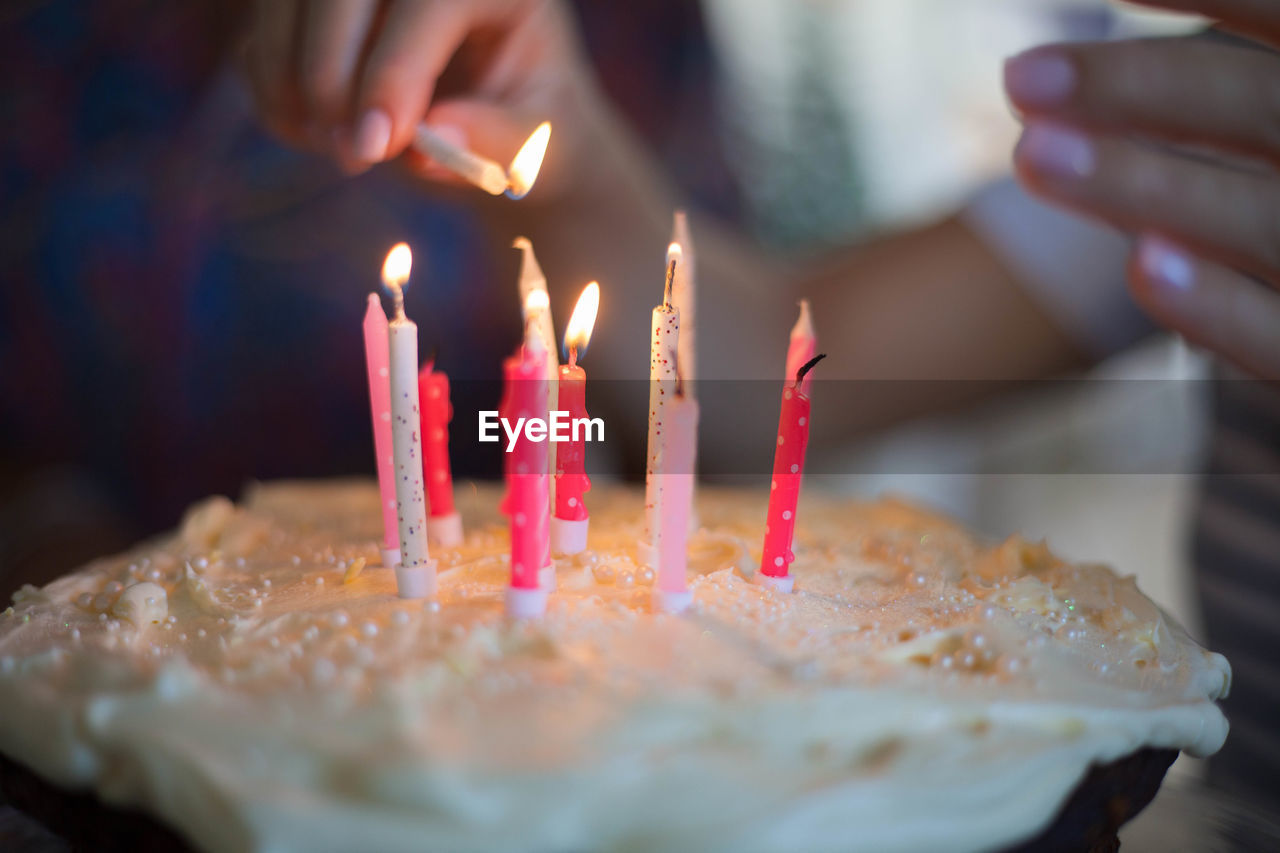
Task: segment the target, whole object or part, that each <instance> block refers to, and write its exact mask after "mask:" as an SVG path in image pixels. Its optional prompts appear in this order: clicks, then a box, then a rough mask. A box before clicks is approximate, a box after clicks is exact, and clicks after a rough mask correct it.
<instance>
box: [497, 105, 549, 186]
mask: <svg viewBox="0 0 1280 853" xmlns="http://www.w3.org/2000/svg"><path fill="white" fill-rule="evenodd" d="M550 139H551V122H549V121H544V122H543V123H542V124H540V125H538V126H537V128H535V129H534V131H533V133H531V134H529V138H528V139H526V140H525V141H524V145H521V146H520V150H519V151H517V152H516V156H515V157H514V158H513V159H512V161H511V165H510V166H509V167H508V168H507V181H508V183H509V184H510V186H509V188H508V189H507V195H509V196H511V197H512V198H524V197H525V196H526V195H528V194H529V191H530V190H532V189H533V184H534V182H535V181H537V180H538V171H539V170H540V169H541V168H542V159H543V158H544V157H545V156H546V154H547V142H548V141H549V140H550Z"/></svg>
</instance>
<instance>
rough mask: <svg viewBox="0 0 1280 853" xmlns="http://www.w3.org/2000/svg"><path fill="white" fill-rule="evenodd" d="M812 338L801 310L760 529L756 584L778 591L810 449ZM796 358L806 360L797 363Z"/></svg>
mask: <svg viewBox="0 0 1280 853" xmlns="http://www.w3.org/2000/svg"><path fill="white" fill-rule="evenodd" d="M816 347H817V338H816V336H815V335H814V333H813V323H812V320H811V319H810V317H809V305H808V303H807V302H802V303H801V305H800V319H799V320H798V321H797V322H796V325H795V328H794V329H793V330H792V333H791V346H790V349H789V351H788V353H787V371H788V374H787V379H786V384H785V385H784V387H783V389H782V410H781V412H780V413H779V415H778V441H777V446H776V447H775V448H774V452H773V478H772V480H771V481H770V483H769V511H768V515H767V516H766V523H765V528H764V550H763V551H762V553H761V556H760V571H759V572H758V573H757V574H756V578H755V579H756V582H757V583H760V584H763V585H765V586H769V587H772V588H774V589H777V590H779V591H782V592H790V591H791V590H792V588H793V587H794V585H795V579H794V578H793V577H792V575H791V563H792V562H793V561H794V560H795V554H794V553H793V552H792V550H791V546H792V543H793V541H794V538H795V530H796V510H797V506H798V504H799V503H800V481H801V478H802V476H803V474H804V453H805V449H806V448H807V447H808V445H809V409H810V404H809V381H810V378H811V377H810V375H809V374H810V371H811V370H812V369H813V366H814V365H815V364H817V363H818V362H819V361H820V360H822V358H823V356H820V355H819V356H816V357H814V356H813V351H814V349H816ZM800 355H805V356H808V358H807V360H806V361H803V362H800V363H799V364H797V363H795V361H793V358H795V359H796V360H798V357H799V356H800Z"/></svg>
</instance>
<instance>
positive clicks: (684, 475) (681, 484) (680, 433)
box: [654, 392, 698, 612]
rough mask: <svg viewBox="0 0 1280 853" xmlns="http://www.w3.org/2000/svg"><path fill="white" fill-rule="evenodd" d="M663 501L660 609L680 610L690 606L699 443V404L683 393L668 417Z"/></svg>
mask: <svg viewBox="0 0 1280 853" xmlns="http://www.w3.org/2000/svg"><path fill="white" fill-rule="evenodd" d="M664 427H665V429H664V432H665V436H664V441H663V444H664V447H663V457H662V463H663V471H662V473H660V474H659V475H658V476H660V477H662V481H663V482H662V503H661V505H660V506H659V508H658V516H657V530H656V531H655V539H656V542H655V549H656V551H657V554H658V576H657V579H656V584H655V586H654V597H655V602H656V604H657V605H658V608H659V609H661V610H667V611H670V612H679V611H681V610H683V609H685V608H686V607H688V606H689V604H690V602H691V600H692V595H691V594H690V592H689V580H688V571H687V569H688V554H687V545H688V541H689V513H690V512H692V511H693V484H694V472H693V461H694V457H695V455H696V450H697V444H698V403H697V401H696V400H693V399H690V398H689V397H686V396H685V395H684V394H683V393H681V392H676V394H675V396H674V397H672V398H671V399H670V400H669V401H668V402H667V407H666V416H665V419H664Z"/></svg>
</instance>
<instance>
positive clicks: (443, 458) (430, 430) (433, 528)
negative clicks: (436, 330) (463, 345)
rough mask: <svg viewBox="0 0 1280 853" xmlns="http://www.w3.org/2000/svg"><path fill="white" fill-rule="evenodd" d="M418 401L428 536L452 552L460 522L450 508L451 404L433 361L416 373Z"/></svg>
mask: <svg viewBox="0 0 1280 853" xmlns="http://www.w3.org/2000/svg"><path fill="white" fill-rule="evenodd" d="M418 399H419V400H421V406H422V459H423V464H424V470H423V475H424V476H425V477H426V478H427V499H428V502H429V503H430V505H431V515H430V516H429V517H428V518H427V535H428V537H429V538H430V539H431V540H432V541H433V542H436V543H438V544H440V545H443V546H444V547H446V548H452V547H454V546H456V545H460V544H461V543H462V519H461V517H460V516H459V515H458V512H457V510H456V509H455V508H454V506H453V473H452V471H451V469H450V467H449V422H450V421H451V420H453V404H452V403H451V402H450V399H449V376H448V374H446V373H445V372H444V371H441V370H436V369H435V363H434V360H433V361H428V362H427V363H426V364H425V365H423V367H422V370H420V371H419V372H418Z"/></svg>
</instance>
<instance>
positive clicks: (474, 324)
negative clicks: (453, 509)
mask: <svg viewBox="0 0 1280 853" xmlns="http://www.w3.org/2000/svg"><path fill="white" fill-rule="evenodd" d="M243 7H244V4H243V3H241V4H236V3H231V4H228V3H214V2H185V3H182V4H171V3H163V2H147V0H99V2H92V3H90V2H76V0H21V2H16V3H9V4H6V5H5V8H4V9H3V10H0V27H2V29H0V33H2V34H0V46H2V47H3V50H0V57H3V58H0V67H3V68H4V70H5V72H6V73H5V75H4V79H5V80H6V81H7V82H6V85H5V87H4V90H3V92H2V93H0V114H3V115H4V117H5V122H4V126H5V128H6V130H5V131H4V137H3V157H2V158H0V176H2V181H3V190H4V191H3V193H2V194H0V198H3V210H2V211H0V215H3V228H0V276H3V279H2V281H3V287H2V289H0V593H4V594H7V593H8V592H11V591H12V590H14V589H16V588H17V586H18V585H19V584H20V583H23V582H29V581H37V582H38V581H41V580H46V579H48V578H49V577H52V576H54V575H56V574H57V573H59V572H61V571H64V570H66V569H69V568H71V567H72V566H74V565H76V564H78V563H80V562H82V561H84V560H86V559H88V558H90V557H93V556H96V555H98V554H101V553H103V552H106V551H110V550H114V549H117V548H121V547H124V546H126V545H127V544H129V543H131V542H132V541H135V540H136V539H137V538H140V537H142V536H146V535H150V534H152V533H155V532H157V531H159V530H163V529H164V528H166V527H168V526H170V525H172V524H173V523H174V522H175V521H176V520H177V518H178V517H179V515H180V513H181V512H182V510H183V508H184V507H185V506H186V505H188V504H189V503H190V502H191V501H193V500H196V499H198V498H200V497H202V496H204V495H207V494H210V493H227V494H231V495H235V494H238V493H239V492H240V490H241V488H242V486H243V484H244V483H245V482H247V481H249V480H251V479H254V478H271V477H280V476H328V475H336V474H352V473H360V474H363V473H370V472H371V467H372V466H371V450H370V439H369V436H368V426H367V424H368V421H367V414H366V408H365V405H366V404H365V393H366V391H365V385H364V382H365V380H364V373H363V360H362V354H361V353H362V350H361V341H360V337H359V335H360V331H359V322H358V316H359V313H360V311H361V309H362V304H363V302H362V300H363V296H364V294H365V293H367V292H368V291H369V290H370V289H373V288H374V287H375V286H376V281H374V280H373V274H374V272H375V271H376V270H377V269H378V266H379V263H380V260H381V254H382V253H383V252H384V251H385V247H386V246H388V245H389V244H390V243H392V242H394V241H396V240H399V239H402V238H404V237H405V236H406V235H407V236H409V238H410V239H411V241H412V242H413V243H414V245H415V248H417V249H418V258H419V262H418V263H419V265H420V267H421V268H423V269H425V270H427V272H425V273H424V275H427V276H429V278H430V282H431V284H430V295H431V302H430V305H429V307H428V305H427V303H426V302H425V296H426V293H425V288H417V289H413V288H411V289H410V294H409V302H410V311H411V313H412V314H414V316H415V317H417V318H418V319H419V322H420V324H421V325H422V326H423V334H422V336H423V339H424V341H437V342H439V343H440V344H441V346H440V352H439V363H440V365H441V367H443V368H444V369H445V370H447V371H448V372H449V373H450V376H451V377H452V378H453V380H454V382H455V388H460V389H463V390H462V393H464V394H465V393H466V392H465V389H466V388H467V387H468V385H467V383H468V380H489V379H492V378H493V377H494V375H495V371H496V367H497V364H498V362H499V359H500V358H501V357H502V355H503V354H504V353H505V351H506V350H507V349H508V348H509V347H510V341H512V340H514V339H515V338H514V336H515V334H516V330H517V329H518V322H519V321H518V316H517V314H516V312H515V310H514V300H510V299H507V298H505V297H507V296H508V295H509V294H508V293H507V291H508V289H509V285H508V284H507V283H508V282H510V281H512V277H513V275H514V268H513V267H512V265H511V259H510V258H508V257H506V256H505V255H504V256H502V257H494V256H493V255H492V254H491V253H488V252H486V251H485V245H484V243H483V240H482V238H481V237H479V236H478V233H477V228H476V225H475V223H474V222H473V221H472V214H471V213H470V211H468V210H467V209H465V208H463V207H460V206H457V205H451V204H450V203H449V202H446V201H441V200H440V199H439V198H436V197H432V196H428V195H427V194H426V193H425V191H423V190H422V189H421V188H420V187H419V186H418V185H416V184H415V182H414V181H411V180H405V176H404V174H403V173H399V172H396V171H393V170H391V169H386V168H383V169H375V170H373V171H371V172H369V173H367V174H365V175H362V176H360V177H358V178H355V179H348V178H346V177H345V176H344V175H342V174H341V173H340V172H338V171H337V170H336V169H335V168H333V167H332V166H331V165H330V164H328V163H326V162H322V161H321V160H319V159H317V158H312V157H308V156H306V155H304V154H299V153H295V152H292V151H289V150H286V149H284V148H283V147H281V146H279V145H277V144H276V143H275V142H274V141H272V140H271V139H270V138H269V137H267V136H266V135H265V134H264V133H263V132H262V131H261V129H260V128H259V127H258V125H257V124H256V123H255V121H254V119H253V117H252V115H251V111H250V104H249V101H248V98H247V94H246V92H245V90H244V88H243V84H242V82H241V81H240V79H239V77H238V76H237V74H236V73H235V71H234V70H233V69H232V68H231V66H230V58H231V57H232V55H233V53H234V51H235V49H236V44H237V37H238V33H239V28H240V24H241V17H242V16H243V14H244V12H245V9H244V8H243ZM575 9H576V11H577V14H578V18H579V24H580V27H581V30H582V33H583V36H584V39H585V41H586V44H587V45H588V48H589V50H590V53H591V56H592V57H593V59H594V61H595V66H596V68H597V70H598V73H599V75H600V77H601V80H602V82H603V85H604V88H605V90H606V91H607V92H608V94H609V95H610V97H611V98H612V100H613V101H614V102H615V104H616V105H617V106H618V107H619V109H620V110H621V111H622V113H623V114H624V116H625V117H626V118H627V119H628V121H629V123H630V124H631V126H632V127H633V128H634V129H635V130H636V131H637V133H638V134H639V135H640V136H641V137H642V138H643V139H644V140H645V141H646V142H647V143H648V145H649V146H650V147H651V149H652V150H653V152H654V153H655V154H656V155H657V157H658V158H659V159H660V160H661V162H662V163H663V164H664V165H665V167H666V168H667V170H668V171H669V172H670V174H671V175H672V176H674V179H675V180H676V181H677V182H678V183H679V185H680V187H681V189H682V190H683V192H685V193H686V194H687V195H688V196H689V197H690V198H691V199H692V200H693V201H694V202H695V203H696V204H697V205H698V206H700V207H701V208H703V209H705V210H708V211H711V212H713V213H715V214H717V215H719V216H721V217H723V218H725V219H726V220H728V221H730V222H732V223H735V224H736V225H738V226H740V227H741V229H743V230H744V231H746V232H748V233H750V234H752V235H754V236H755V237H756V238H758V239H759V240H760V241H761V242H763V243H765V244H767V245H771V246H774V247H778V248H779V249H783V250H806V249H812V248H814V247H820V246H823V245H835V244H840V243H847V242H849V241H856V240H859V239H864V238H867V237H870V236H873V235H875V234H878V233H883V232H885V231H888V230H891V229H895V228H900V227H905V226H909V225H912V224H917V223H921V222H927V221H929V220H930V219H933V218H936V217H938V216H940V215H943V214H945V213H946V212H948V211H950V210H953V209H955V208H956V207H957V206H959V205H962V204H964V203H965V202H966V200H967V199H969V198H970V197H972V196H973V195H974V194H975V193H977V192H979V190H980V188H981V187H982V186H984V185H985V184H987V183H988V182H990V181H993V180H996V179H999V178H1000V177H1001V176H1002V175H1003V174H1004V173H1005V172H1006V170H1007V164H1008V157H1009V151H1010V149H1011V146H1012V144H1013V141H1014V140H1015V138H1016V133H1017V124H1016V122H1015V121H1014V119H1013V117H1012V116H1011V115H1010V113H1009V110H1008V108H1007V106H1006V104H1005V102H1004V99H1003V96H1002V93H1001V89H1000V86H999V82H998V81H999V73H1000V65H1001V62H1002V61H1003V59H1004V58H1005V57H1007V56H1009V55H1011V54H1013V53H1015V52H1017V51H1018V50H1020V49H1023V48H1025V47H1028V46H1030V45H1033V44H1037V43H1041V42H1045V41H1050V40H1056V39H1064V38H1100V37H1107V36H1120V35H1131V34H1134V33H1158V32H1170V31H1174V30H1177V29H1183V30H1185V29H1187V28H1189V27H1191V26H1194V22H1189V21H1188V20H1187V19H1185V18H1177V19H1175V18H1171V17H1167V16H1163V15H1160V14H1156V13H1149V12H1139V11H1135V10H1133V9H1132V8H1127V7H1122V6H1119V5H1116V4H1111V3H1107V2H1103V0H951V2H948V3H945V4H943V3H937V2H933V1H932V0H825V2H819V1H818V0H811V2H791V0H704V2H702V3H696V2H679V1H678V0H677V2H672V1H671V0H659V2H651V3H646V4H644V6H643V8H631V9H628V10H627V12H626V13H625V15H623V14H620V13H618V12H617V11H616V10H615V9H613V7H611V6H610V5H608V4H592V3H588V2H583V3H579V4H576V5H575ZM556 285H557V283H554V282H553V287H555V286H556ZM499 295H500V296H499ZM495 303H497V304H500V306H501V309H500V310H495V307H494V306H495ZM440 316H449V317H451V318H454V319H456V320H457V323H456V324H450V327H449V328H445V327H444V324H441V323H439V322H438V321H437V320H436V319H435V318H436V317H440ZM456 328H465V329H466V330H467V337H466V340H465V341H459V340H458V339H457V335H456V333H454V330H455V329H456ZM833 333H835V334H838V332H837V330H826V339H828V340H830V339H831V338H832V337H833ZM1101 370H1102V374H1103V375H1105V376H1107V377H1111V378H1118V379H1128V378H1132V377H1142V378H1144V379H1148V380H1156V381H1149V382H1143V383H1138V384H1135V385H1132V386H1126V385H1125V384H1123V383H1116V382H1103V383H1096V385H1094V384H1090V383H1070V384H1069V385H1064V386H1062V387H1060V388H1057V389H1056V390H1053V391H1041V392H1040V393H1036V394H1033V395H1032V396H1031V397H1030V398H1026V397H1023V396H1018V397H1015V398H1014V399H1012V400H1008V399H1006V400H1002V401H1001V402H999V403H997V404H993V405H990V406H986V407H983V408H982V409H981V410H980V411H976V412H969V413H964V414H961V415H954V414H953V415H951V416H948V417H947V418H945V419H939V420H934V421H926V422H917V423H912V424H908V425H905V426H903V427H901V428H899V429H896V430H894V431H892V432H891V433H888V434H885V435H881V436H876V437H873V438H871V439H868V440H862V441H859V442H857V443H856V444H852V443H851V444H850V445H849V446H847V447H839V448H834V449H828V450H826V451H823V453H825V460H824V456H823V455H822V454H820V455H819V457H818V458H817V459H815V461H814V464H813V466H811V467H812V468H813V469H817V470H823V468H824V467H826V468H829V469H830V470H833V471H835V470H838V471H859V472H863V473H862V474H860V475H858V476H840V477H835V476H832V477H828V478H820V479H821V480H822V485H823V486H825V487H828V488H832V489H836V490H840V491H845V492H850V493H856V494H863V495H867V494H875V493H879V492H882V491H899V492H904V493H907V494H910V495H913V496H916V497H918V498H920V499H923V500H927V501H930V502H933V503H936V504H939V505H941V506H943V507H945V508H946V509H948V510H950V511H952V512H954V513H956V514H958V515H960V516H961V517H963V518H964V519H966V520H968V521H970V522H972V523H974V524H976V525H978V526H979V527H980V528H982V529H984V530H987V531H989V532H991V533H992V534H994V535H1003V534H1005V533H1007V532H1010V531H1013V530H1022V531H1025V532H1028V533H1029V534H1031V535H1048V536H1050V538H1051V541H1052V544H1053V545H1054V546H1055V547H1058V548H1060V549H1062V550H1064V551H1065V552H1067V553H1068V554H1070V555H1072V556H1077V557H1089V558H1098V559H1105V560H1108V561H1112V562H1114V563H1116V564H1117V565H1119V566H1121V567H1123V568H1124V569H1125V570H1126V571H1134V572H1137V573H1138V574H1139V575H1140V579H1141V581H1142V583H1143V585H1144V587H1145V588H1147V589H1148V590H1150V591H1151V592H1152V593H1153V594H1154V595H1155V597H1157V598H1158V599H1159V600H1161V601H1163V602H1166V603H1167V604H1168V605H1169V606H1170V607H1171V609H1172V611H1173V612H1174V613H1175V614H1176V615H1178V616H1179V617H1180V618H1181V619H1183V620H1184V621H1185V622H1187V623H1188V624H1190V625H1192V626H1193V627H1194V626H1195V624H1196V622H1197V617H1196V613H1195V611H1194V608H1193V607H1192V606H1191V599H1190V596H1189V594H1188V589H1189V587H1188V581H1187V572H1186V567H1185V564H1184V561H1183V558H1182V556H1181V555H1182V553H1183V551H1184V549H1183V547H1182V545H1183V541H1182V540H1183V534H1182V531H1183V527H1182V525H1181V523H1180V519H1181V518H1182V517H1183V515H1182V509H1183V503H1184V502H1185V495H1186V490H1187V486H1188V477H1187V476H1186V475H1185V474H1183V473H1180V472H1189V471H1191V470H1193V469H1194V461H1195V454H1196V452H1197V448H1198V446H1199V443H1198V436H1199V430H1200V427H1201V424H1200V411H1201V408H1200V403H1199V401H1198V400H1197V399H1196V394H1197V391H1196V389H1197V388H1198V384H1197V383H1195V382H1181V381H1160V380H1181V379H1185V378H1188V377H1196V376H1199V375H1200V374H1201V371H1202V366H1201V365H1200V363H1199V361H1198V359H1197V358H1196V357H1195V356H1194V355H1192V354H1190V353H1189V352H1187V351H1186V350H1185V349H1184V348H1182V347H1180V346H1179V345H1177V344H1175V343H1171V342H1169V341H1165V340H1152V341H1151V342H1150V343H1149V344H1147V345H1146V346H1144V347H1142V348H1141V349H1140V350H1139V351H1138V352H1134V353H1128V354H1126V355H1125V356H1124V357H1122V358H1121V359H1120V360H1119V361H1117V362H1115V363H1110V364H1107V365H1105V366H1103V368H1101ZM477 393H479V392H478V391H477ZM1133 431H1137V434H1140V435H1145V436H1148V437H1150V438H1151V439H1152V440H1151V441H1149V442H1144V443H1143V451H1144V454H1145V455H1144V457H1143V458H1139V459H1134V458H1132V456H1131V454H1130V451H1129V450H1126V451H1125V452H1124V454H1122V456H1121V457H1120V458H1115V457H1116V454H1115V453H1114V452H1113V449H1114V447H1115V446H1116V442H1115V436H1116V435H1117V434H1122V435H1123V434H1134V433H1133ZM282 437H287V438H282ZM1122 444H1124V446H1126V447H1127V443H1122ZM1011 447H1013V448H1016V452H1017V453H1018V454H1020V456H1017V457H1015V458H1013V459H1012V460H1011V458H1010V456H1009V449H1010V448H1011ZM455 449H456V450H457V451H458V453H459V454H460V458H457V459H455V465H456V466H457V467H458V474H459V476H462V477H465V476H493V475H496V474H497V472H498V469H497V460H496V459H488V458H469V457H468V456H467V455H466V448H465V447H456V448H455ZM997 451H998V452H997ZM993 454H994V455H993ZM1109 454H1110V455H1109ZM1126 466H1129V467H1126ZM1018 471H1038V472H1042V473H1041V474H1039V475H1033V474H1017V473H1010V472H1018ZM1073 471H1075V472H1089V473H1076V474H1072V473H1071V472H1073ZM1100 471H1103V472H1110V473H1108V474H1105V475H1104V474H1099V473H1097V472H1100ZM997 472H999V473H997ZM1134 472H1146V473H1142V474H1136V473H1134ZM1151 472H1160V473H1151Z"/></svg>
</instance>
